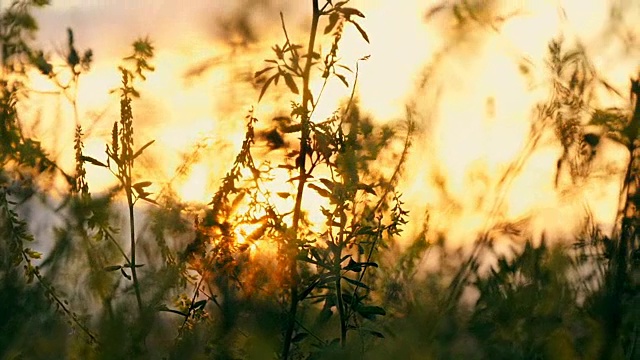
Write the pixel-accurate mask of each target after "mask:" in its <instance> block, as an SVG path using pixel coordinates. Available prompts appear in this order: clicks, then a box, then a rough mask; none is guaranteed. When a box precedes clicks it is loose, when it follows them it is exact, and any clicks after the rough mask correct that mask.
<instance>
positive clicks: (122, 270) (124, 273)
mask: <svg viewBox="0 0 640 360" xmlns="http://www.w3.org/2000/svg"><path fill="white" fill-rule="evenodd" d="M120 272H121V273H122V276H124V277H125V278H127V280H131V276H129V275H128V274H127V273H126V272H125V271H124V269H123V268H122V267H121V268H120Z"/></svg>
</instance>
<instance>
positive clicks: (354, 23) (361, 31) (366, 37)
mask: <svg viewBox="0 0 640 360" xmlns="http://www.w3.org/2000/svg"><path fill="white" fill-rule="evenodd" d="M350 22H351V23H352V24H353V25H354V26H355V27H356V29H358V31H359V32H360V35H362V38H363V39H364V40H365V41H366V42H369V36H368V35H367V33H366V32H365V31H364V29H362V27H361V26H360V24H358V23H357V22H355V21H350Z"/></svg>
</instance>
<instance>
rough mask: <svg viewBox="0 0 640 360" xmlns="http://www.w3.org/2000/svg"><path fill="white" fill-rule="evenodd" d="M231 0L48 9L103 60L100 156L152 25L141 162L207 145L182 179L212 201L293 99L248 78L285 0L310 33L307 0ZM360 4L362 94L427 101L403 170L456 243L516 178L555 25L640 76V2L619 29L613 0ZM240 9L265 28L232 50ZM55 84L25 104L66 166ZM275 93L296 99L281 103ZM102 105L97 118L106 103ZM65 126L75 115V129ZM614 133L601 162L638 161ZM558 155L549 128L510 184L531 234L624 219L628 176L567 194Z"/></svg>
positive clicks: (82, 98)
mask: <svg viewBox="0 0 640 360" xmlns="http://www.w3.org/2000/svg"><path fill="white" fill-rule="evenodd" d="M232 3H234V2H229V1H190V2H189V5H188V6H185V5H183V3H182V2H178V1H170V0H153V1H152V0H128V1H126V2H122V3H120V2H117V1H97V0H96V1H93V0H89V1H87V0H83V1H81V0H77V1H71V0H67V1H58V2H56V1H54V5H53V6H52V7H50V8H46V9H44V10H43V11H42V12H39V13H38V18H39V20H40V22H41V33H40V34H39V38H38V41H39V43H40V44H41V45H42V46H43V47H44V48H46V49H51V52H52V53H53V52H54V51H55V49H56V48H62V46H63V45H64V43H65V34H66V33H65V29H66V28H67V27H72V28H73V29H74V30H75V31H76V39H77V40H76V44H77V46H78V47H79V48H80V49H84V48H86V47H91V48H92V49H93V50H94V54H95V63H94V66H93V68H92V71H91V72H90V73H88V74H86V75H85V76H83V78H82V79H81V88H80V91H79V98H78V101H79V108H80V114H81V118H82V120H81V122H82V123H83V125H84V126H85V127H86V128H88V127H89V125H90V124H92V123H94V122H95V126H94V127H93V128H92V130H91V131H90V134H89V137H88V139H87V140H86V141H85V144H86V148H87V152H88V153H89V154H90V155H92V156H94V157H97V158H103V157H104V155H103V151H104V142H105V141H106V140H107V139H108V136H109V135H108V134H109V132H110V129H111V124H112V123H113V121H115V120H116V119H117V118H118V114H117V111H118V106H117V99H116V98H115V97H113V96H112V95H109V94H108V92H109V90H110V89H112V88H114V87H116V86H117V85H118V81H119V77H118V74H117V69H116V66H117V64H118V59H119V58H121V57H123V56H125V55H127V54H128V51H129V44H130V43H131V42H132V41H133V40H134V39H135V38H136V37H138V36H144V35H149V37H150V38H151V39H152V41H153V42H154V45H155V46H156V51H157V52H156V54H157V56H156V58H155V59H154V64H155V65H156V68H157V70H156V72H155V73H153V74H152V75H150V76H149V77H148V81H147V82H146V83H145V84H143V85H141V86H140V90H141V93H142V99H141V100H139V101H136V102H135V103H134V115H135V117H136V119H135V122H136V136H138V138H137V139H138V140H137V141H138V145H140V144H144V143H146V142H147V141H148V140H151V139H156V143H155V144H154V145H153V146H152V147H150V148H149V149H148V154H147V156H146V157H145V158H144V159H143V161H144V164H146V166H147V167H148V171H146V172H144V173H142V174H140V175H141V176H144V177H148V178H149V180H153V181H154V182H156V183H159V184H162V183H163V182H167V181H169V180H170V179H171V178H172V177H173V174H174V172H175V169H176V168H177V167H179V166H180V164H182V163H183V162H184V156H188V154H189V153H190V151H191V150H192V149H193V148H194V147H195V146H196V145H197V144H200V145H201V148H200V149H201V152H200V158H199V159H198V160H197V161H195V164H194V166H193V167H192V168H191V173H190V175H187V176H185V177H184V178H181V179H176V180H174V183H173V185H174V186H175V187H176V189H177V190H178V191H179V193H180V194H181V196H182V197H183V199H185V200H188V201H205V202H208V200H209V199H210V198H211V196H212V194H213V192H214V191H215V189H216V186H217V184H218V180H219V179H220V177H221V176H222V175H223V174H224V172H225V171H226V170H227V169H228V168H229V166H230V164H231V161H232V159H233V156H234V155H235V153H236V151H237V150H238V148H239V145H240V141H241V135H242V134H243V132H244V131H243V126H244V120H243V119H244V116H245V115H246V111H247V109H248V108H249V107H250V106H257V107H256V110H257V112H256V114H257V115H258V117H259V118H260V119H261V121H262V122H261V123H262V124H265V126H266V125H268V119H269V116H271V115H272V114H274V113H277V112H278V111H281V109H288V107H289V105H288V103H289V100H290V98H289V97H288V96H284V97H282V96H283V95H284V94H285V93H284V90H285V89H284V86H282V87H280V88H278V89H277V90H276V88H272V89H271V91H272V92H273V91H275V92H273V93H272V95H269V96H267V98H266V99H265V100H264V101H263V102H261V103H260V104H259V105H258V104H257V92H256V91H254V90H253V89H251V87H250V86H249V85H247V84H242V83H241V82H240V81H239V79H240V77H241V76H243V75H247V74H252V73H253V72H254V71H256V70H259V69H260V68H261V67H262V64H263V63H262V60H261V59H263V58H265V57H266V56H269V55H270V54H269V48H270V46H271V45H273V44H274V43H276V42H278V43H280V42H281V34H280V22H279V11H283V12H284V14H285V19H286V21H287V23H288V24H290V25H289V30H290V33H291V34H292V35H291V36H292V37H294V39H296V40H295V41H299V42H302V41H303V37H302V35H303V34H304V32H305V30H306V29H307V27H308V13H309V10H308V9H307V6H305V4H306V3H305V2H304V1H297V0H295V1H292V0H288V1H287V0H279V1H273V2H272V4H271V5H260V4H259V2H251V1H245V2H243V1H238V2H237V4H238V5H229V4H232ZM351 3H352V6H354V7H357V8H359V9H361V10H362V11H363V12H364V13H365V15H366V16H367V18H366V19H364V20H362V21H360V22H361V24H362V26H363V27H364V28H365V29H366V31H367V32H368V35H369V38H370V39H371V44H370V45H369V44H367V43H365V42H364V41H362V39H361V38H360V36H359V34H358V33H357V32H356V31H355V30H354V29H348V30H347V32H346V33H345V35H344V37H343V44H342V46H341V54H342V57H343V62H344V63H345V64H347V65H350V66H352V67H354V66H353V64H354V62H355V60H356V59H358V58H361V57H363V56H365V55H371V58H370V59H369V60H368V61H366V62H362V63H361V65H360V76H359V87H358V94H359V96H360V98H361V104H362V106H363V108H364V109H365V110H366V111H367V112H368V113H370V114H371V115H372V116H373V117H374V118H375V119H376V121H377V122H379V123H389V122H396V121H399V120H402V119H403V118H404V117H405V115H406V114H405V107H406V105H407V104H408V103H412V104H415V105H416V111H417V117H416V120H417V125H418V129H419V131H418V133H417V134H416V138H415V140H414V148H413V149H412V157H411V158H410V159H409V162H408V164H407V174H406V175H407V176H406V179H404V180H403V181H402V183H401V191H402V192H403V193H404V195H405V201H406V202H407V204H408V206H410V208H411V210H412V217H413V219H414V220H415V221H414V222H413V224H414V225H412V228H411V230H412V231H410V232H408V234H412V233H414V234H415V233H416V232H417V231H419V226H420V224H421V223H422V221H421V219H422V217H423V214H424V213H425V211H427V210H428V211H429V212H430V214H431V215H430V220H431V226H430V228H431V229H432V230H433V233H434V234H435V233H437V232H438V231H440V232H443V233H445V234H447V235H448V237H449V238H450V240H451V243H452V245H456V244H461V243H464V242H466V241H468V240H470V239H472V238H473V234H474V232H476V231H479V230H482V229H484V228H485V227H486V226H487V219H488V218H489V217H490V216H489V214H490V213H491V211H492V210H493V209H494V207H495V199H496V198H499V196H500V194H501V191H502V190H503V189H505V188H504V187H500V186H498V185H497V181H498V180H497V176H498V174H500V173H501V172H502V171H504V169H505V168H506V167H507V166H508V164H509V163H511V162H512V161H514V159H516V158H517V157H518V156H519V155H520V154H521V153H522V150H523V147H524V146H525V144H526V140H527V139H528V137H529V129H530V123H531V121H532V116H531V114H532V109H533V107H534V106H535V105H536V104H537V103H540V102H542V101H545V100H546V99H547V96H548V94H549V88H548V85H549V82H548V77H547V74H546V73H545V66H544V57H545V54H546V53H545V52H546V48H547V44H548V41H549V40H550V39H551V38H552V37H554V36H557V35H559V34H564V37H565V39H566V40H567V42H569V43H571V42H573V41H575V39H580V40H581V42H582V43H583V44H584V45H585V48H586V51H587V54H588V55H589V56H590V58H591V59H592V61H593V63H594V65H595V66H596V68H597V70H598V71H599V73H600V75H601V76H603V77H604V78H606V79H607V80H608V81H609V82H610V83H611V84H612V85H614V86H615V87H617V88H618V89H619V90H620V91H621V92H622V93H627V91H628V90H627V83H628V78H629V77H630V76H633V75H634V73H635V72H636V71H638V69H639V65H640V64H639V62H638V58H640V56H639V55H640V46H638V41H639V40H638V39H640V32H639V30H638V28H637V27H636V28H633V27H631V26H630V25H629V24H632V23H633V22H634V21H635V23H637V21H638V20H639V19H640V6H637V4H636V5H633V2H630V9H629V10H628V11H626V12H625V13H624V19H623V21H620V22H618V25H619V26H618V28H611V27H609V26H610V25H609V24H608V22H607V16H608V14H609V10H608V2H604V1H602V2H596V1H593V2H589V5H585V2H583V1H579V0H570V1H538V0H530V1H524V0H522V1H496V4H497V5H496V13H499V14H511V13H517V15H516V16H514V17H511V18H508V19H507V20H506V21H505V22H503V23H501V24H500V27H499V28H498V30H499V31H496V30H494V29H492V28H490V27H480V26H477V27H476V28H474V29H473V31H471V32H467V33H465V34H464V35H462V36H456V35H455V34H453V33H452V32H451V22H452V21H453V20H452V17H450V16H449V17H446V16H442V15H440V16H436V17H434V18H432V19H430V20H429V21H428V22H425V13H426V10H427V9H428V8H430V7H431V6H433V5H434V4H438V3H439V2H431V3H430V2H428V1H426V2H425V1H418V0H404V1H402V2H392V1H383V0H369V1H364V0H361V1H356V0H354V1H352V2H351ZM621 3H624V1H623V2H621ZM122 4H126V5H122ZM247 4H249V5H247ZM634 6H635V8H634ZM560 9H564V12H562V11H560ZM238 17H240V18H243V17H244V18H246V19H247V21H248V22H249V23H250V24H252V25H253V26H255V29H257V31H256V32H257V33H259V34H260V41H257V42H255V43H252V44H249V45H248V47H247V48H244V49H236V51H235V52H233V50H232V49H231V48H230V47H229V46H228V41H227V40H229V39H236V37H237V39H240V37H238V36H236V35H234V34H233V33H229V32H225V30H224V27H221V26H219V25H216V24H220V23H221V22H222V23H224V22H227V23H229V22H230V21H231V22H232V20H233V19H236V18H238ZM447 29H448V30H447ZM621 29H622V30H621ZM634 36H635V38H634ZM627 38H628V39H635V40H633V41H635V43H633V44H635V50H634V49H632V50H631V51H626V50H625V48H624V46H623V44H624V43H623V40H622V39H627ZM444 48H448V49H449V51H447V52H446V53H444V55H442V58H440V60H439V62H438V63H437V65H435V66H434V74H433V76H432V78H431V79H430V81H429V82H428V83H427V85H425V86H420V84H419V81H418V79H420V78H421V76H422V74H423V72H424V69H425V67H426V66H428V65H430V64H434V59H435V58H434V55H435V54H442V53H443V49H444ZM522 58H526V59H528V61H529V64H530V65H529V68H528V70H529V71H528V74H527V75H523V74H522V72H521V70H520V67H519V65H520V63H519V59H522ZM209 62H210V63H213V64H214V65H213V66H211V67H210V68H209V69H208V70H207V71H205V72H203V73H202V74H201V75H200V76H192V77H187V76H186V74H187V73H188V72H189V70H192V69H194V68H195V67H197V66H199V65H202V64H206V63H209ZM350 83H352V79H350ZM47 86H49V85H47V83H46V81H44V79H36V81H35V82H34V87H36V88H38V89H40V90H48V89H50V87H47ZM316 86H318V85H317V84H316ZM278 91H281V92H280V93H279V94H278ZM348 94H349V90H347V89H344V87H343V86H342V85H341V84H340V83H339V82H337V81H336V82H335V83H330V84H329V86H328V88H327V90H325V97H324V98H323V102H322V103H321V104H320V106H319V108H318V110H317V111H316V114H315V116H316V117H317V118H319V119H321V118H323V117H324V116H328V115H329V114H330V113H331V112H332V111H333V110H334V109H335V107H336V106H337V104H338V102H339V101H340V100H341V99H344V97H345V96H347V95H348ZM45 98H46V99H41V101H40V102H39V105H38V106H37V107H32V108H30V109H29V110H28V112H27V113H26V114H31V115H39V116H42V118H43V121H42V122H41V123H40V125H39V126H38V127H34V128H33V129H32V130H31V131H32V132H33V133H34V134H36V135H37V136H38V137H39V138H41V139H42V140H43V143H44V144H45V146H47V147H48V148H49V149H50V151H51V152H52V153H53V154H55V155H56V156H58V157H59V160H60V161H61V162H62V164H63V165H64V166H65V168H67V169H72V167H73V163H72V159H73V144H72V141H71V139H72V136H73V119H72V117H71V116H69V115H70V114H71V113H70V109H69V106H68V104H67V103H66V102H65V101H64V100H63V99H59V98H55V97H53V96H50V95H49V96H45ZM275 99H279V100H280V102H279V103H280V104H284V105H280V106H279V107H278V106H275V105H274V104H275V103H274V100H275ZM599 100H600V103H599V104H593V106H602V107H607V106H621V105H626V104H625V103H624V101H623V100H622V99H618V98H615V97H610V96H605V94H604V93H602V94H601V97H600V99H599ZM105 111H106V112H105ZM102 112H105V113H104V115H103V117H102V118H101V119H100V120H98V121H97V122H96V121H95V120H94V119H95V114H98V113H102ZM25 118H28V116H26V115H25ZM61 129H68V130H67V131H65V132H64V133H62V132H61ZM603 146H605V148H603V151H602V152H601V153H602V154H604V155H602V156H603V158H602V159H601V163H602V164H601V165H602V166H606V165H608V164H609V165H610V164H614V165H616V164H618V165H619V164H620V163H621V161H622V163H624V153H623V152H621V150H620V149H619V148H618V147H617V146H616V144H615V143H613V142H605V143H604V145H603ZM560 154H561V148H560V145H559V143H558V142H557V140H556V139H555V138H554V137H553V136H552V134H550V133H549V134H545V136H543V141H542V142H541V144H540V146H539V147H538V148H537V149H536V150H535V151H534V153H533V154H531V156H530V157H529V158H528V161H527V162H526V163H525V164H524V166H523V168H522V171H521V173H520V175H519V176H518V177H516V178H515V179H514V180H513V182H511V183H510V186H508V187H507V188H506V192H505V193H504V205H503V207H502V208H501V210H502V216H503V217H504V219H505V220H512V221H515V220H520V219H527V221H528V224H529V229H530V230H532V231H533V233H540V232H541V231H542V230H543V229H550V231H551V232H552V233H554V234H556V235H558V236H559V235H567V234H569V233H571V232H572V231H574V230H575V228H574V227H573V226H574V225H575V226H577V224H578V222H577V219H580V218H581V216H582V214H584V209H585V206H588V207H590V208H591V209H592V211H593V212H594V213H595V214H596V215H597V220H598V221H599V222H601V223H602V224H604V225H605V226H607V225H610V223H611V219H612V218H613V216H614V215H615V209H616V206H617V203H615V202H616V201H617V198H616V197H617V195H616V194H617V193H618V191H619V189H618V188H619V183H618V182H617V180H616V179H611V178H608V179H604V180H603V179H602V178H596V177H594V178H590V179H589V180H588V181H587V182H586V183H585V184H582V185H581V186H579V187H576V188H575V189H573V188H572V189H570V190H571V191H569V192H567V191H563V192H562V194H561V193H560V192H559V191H557V190H556V189H555V188H554V187H553V179H554V177H555V171H556V167H555V166H556V161H557V159H558V157H559V156H560ZM620 159H622V160H620ZM436 177H440V178H442V179H444V184H445V188H446V192H443V191H442V189H441V188H439V187H438V186H436V181H434V179H435V178H436ZM88 179H89V183H90V186H92V188H93V189H94V190H95V189H99V188H101V187H103V186H105V185H107V184H108V183H109V182H110V181H111V177H109V175H108V173H105V172H100V171H98V170H96V169H93V168H92V169H91V170H90V171H89V175H88ZM594 189H596V190H597V191H594ZM445 195H446V196H445ZM312 201H313V200H312ZM409 237H410V236H409Z"/></svg>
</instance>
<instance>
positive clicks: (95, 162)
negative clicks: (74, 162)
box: [80, 156, 108, 167]
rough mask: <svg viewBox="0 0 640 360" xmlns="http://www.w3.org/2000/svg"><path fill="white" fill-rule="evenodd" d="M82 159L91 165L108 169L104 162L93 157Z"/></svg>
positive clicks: (83, 157)
mask: <svg viewBox="0 0 640 360" xmlns="http://www.w3.org/2000/svg"><path fill="white" fill-rule="evenodd" d="M80 159H82V161H86V162H88V163H91V164H93V165H96V166H102V167H108V166H107V165H106V164H104V163H103V162H101V161H98V160H96V159H94V158H92V157H91V156H82V157H81V158H80Z"/></svg>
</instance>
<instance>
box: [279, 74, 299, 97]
mask: <svg viewBox="0 0 640 360" xmlns="http://www.w3.org/2000/svg"><path fill="white" fill-rule="evenodd" d="M283 76H284V81H285V83H286V84H287V86H288V87H289V90H291V92H292V93H294V94H298V93H299V91H298V86H297V85H296V82H295V80H293V76H291V74H289V73H284V75H283Z"/></svg>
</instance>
